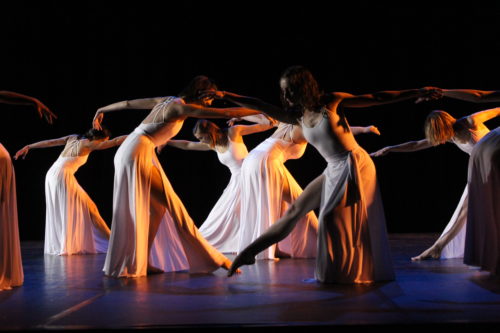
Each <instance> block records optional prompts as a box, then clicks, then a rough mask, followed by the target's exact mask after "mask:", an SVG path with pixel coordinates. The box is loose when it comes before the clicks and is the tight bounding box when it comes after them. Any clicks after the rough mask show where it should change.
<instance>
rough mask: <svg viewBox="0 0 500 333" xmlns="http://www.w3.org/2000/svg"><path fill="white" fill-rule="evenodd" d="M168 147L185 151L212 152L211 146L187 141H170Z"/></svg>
mask: <svg viewBox="0 0 500 333" xmlns="http://www.w3.org/2000/svg"><path fill="white" fill-rule="evenodd" d="M167 145H169V146H172V147H175V148H179V149H183V150H199V151H207V150H211V148H210V146H209V145H207V144H206V143H203V142H196V141H187V140H170V141H169V142H167Z"/></svg>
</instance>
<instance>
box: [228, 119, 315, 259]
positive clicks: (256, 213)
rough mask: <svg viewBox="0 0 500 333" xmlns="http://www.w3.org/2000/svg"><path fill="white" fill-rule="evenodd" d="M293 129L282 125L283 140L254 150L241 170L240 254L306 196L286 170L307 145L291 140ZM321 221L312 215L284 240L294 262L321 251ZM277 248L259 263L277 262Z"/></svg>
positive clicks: (270, 140)
mask: <svg viewBox="0 0 500 333" xmlns="http://www.w3.org/2000/svg"><path fill="white" fill-rule="evenodd" d="M292 126H293V125H290V124H284V123H282V124H280V126H279V127H278V130H277V131H280V133H282V136H281V134H280V137H283V138H287V140H285V139H282V138H279V137H274V134H273V137H270V138H268V139H266V140H264V141H263V142H262V143H260V144H259V145H258V146H257V147H255V148H254V149H252V150H251V151H250V153H249V154H248V156H247V157H246V158H245V160H244V161H243V164H242V167H241V174H240V175H241V219H240V237H239V250H238V252H241V251H243V249H245V248H246V247H247V246H248V245H249V244H250V243H252V242H253V241H254V240H255V239H257V238H258V237H259V236H260V235H262V234H263V233H264V232H265V231H266V230H267V229H268V228H269V227H270V226H271V225H272V224H273V223H274V222H276V221H277V220H278V219H279V218H280V217H281V216H283V215H284V213H285V211H286V210H287V209H288V207H289V205H290V204H291V203H292V202H294V201H295V200H296V199H297V197H298V196H299V195H300V194H301V193H302V188H301V187H300V185H299V184H298V183H297V181H296V180H295V179H294V178H293V176H292V175H291V174H290V172H289V171H288V169H287V168H286V167H285V164H284V163H285V162H286V161H287V160H289V159H297V158H300V157H301V156H302V155H303V154H304V151H305V149H306V145H307V144H306V143H302V144H297V143H294V142H293V141H292V139H291V132H292V128H293V127H292ZM317 234H318V220H317V218H316V215H315V214H314V212H310V213H308V214H307V215H306V216H305V217H303V218H301V220H300V221H299V222H298V223H297V225H296V227H295V228H294V229H293V231H292V232H291V233H290V235H289V236H287V237H286V238H285V239H284V240H282V241H281V242H279V243H278V245H277V246H278V247H279V250H280V251H281V252H285V253H287V254H290V255H291V257H292V258H313V257H315V256H316V251H317V248H316V247H317V245H316V244H317ZM275 251H276V244H274V245H272V246H270V247H269V248H267V249H266V250H264V251H262V252H260V253H259V254H258V255H257V256H256V259H274V258H275Z"/></svg>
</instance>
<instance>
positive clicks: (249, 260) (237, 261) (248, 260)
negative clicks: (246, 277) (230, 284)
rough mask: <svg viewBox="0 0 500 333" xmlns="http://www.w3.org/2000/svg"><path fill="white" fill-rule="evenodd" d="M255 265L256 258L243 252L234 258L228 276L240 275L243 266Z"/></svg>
mask: <svg viewBox="0 0 500 333" xmlns="http://www.w3.org/2000/svg"><path fill="white" fill-rule="evenodd" d="M253 264H255V257H254V256H252V255H250V254H247V253H245V251H243V252H241V253H240V254H239V255H237V256H236V258H234V261H233V264H232V265H231V267H230V268H229V272H228V273H227V276H232V275H233V274H234V273H238V271H239V267H241V266H243V265H253Z"/></svg>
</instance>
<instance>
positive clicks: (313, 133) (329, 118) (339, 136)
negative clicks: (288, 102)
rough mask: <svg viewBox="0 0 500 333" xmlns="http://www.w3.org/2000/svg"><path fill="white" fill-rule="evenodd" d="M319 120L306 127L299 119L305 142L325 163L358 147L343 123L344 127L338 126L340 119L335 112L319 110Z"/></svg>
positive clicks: (324, 108)
mask: <svg viewBox="0 0 500 333" xmlns="http://www.w3.org/2000/svg"><path fill="white" fill-rule="evenodd" d="M321 113H322V117H321V119H320V120H319V121H318V122H317V123H316V124H315V125H314V126H313V127H308V126H306V124H304V119H303V118H301V120H300V121H301V123H302V132H303V134H304V137H305V138H306V139H307V141H308V142H309V143H310V144H312V145H313V146H314V147H315V148H316V149H317V150H318V152H319V153H320V154H321V156H323V158H324V159H325V160H326V161H327V162H334V161H335V159H336V158H337V157H338V156H344V155H345V154H346V153H347V152H349V151H352V150H353V149H355V148H357V147H359V146H358V144H357V142H356V140H355V139H354V136H353V135H352V131H351V129H350V128H349V125H348V124H347V121H345V126H347V128H345V127H343V126H341V125H337V126H335V125H332V124H339V123H340V122H341V119H340V117H339V115H338V114H337V113H336V112H333V111H329V110H328V109H326V107H323V109H322V110H321Z"/></svg>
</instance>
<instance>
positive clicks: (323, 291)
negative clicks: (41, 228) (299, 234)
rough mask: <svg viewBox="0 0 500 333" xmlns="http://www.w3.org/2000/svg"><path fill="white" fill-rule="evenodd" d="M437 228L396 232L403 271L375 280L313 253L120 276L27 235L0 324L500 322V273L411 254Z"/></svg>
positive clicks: (92, 258)
mask: <svg viewBox="0 0 500 333" xmlns="http://www.w3.org/2000/svg"><path fill="white" fill-rule="evenodd" d="M436 237H437V235H434V234H425V235H414V234H411V235H410V234H398V235H396V234H393V235H390V238H391V247H392V254H393V262H394V266H395V269H396V276H397V278H396V281H393V282H390V283H384V284H375V285H370V286H366V285H358V286H346V285H320V284H317V283H313V282H310V281H307V279H308V278H312V277H313V268H314V260H305V259H298V260H297V259H285V260H281V261H279V262H273V261H267V260H266V261H257V263H256V265H253V266H244V267H243V274H241V275H239V276H234V277H231V278H227V277H226V271H224V270H218V271H216V272H214V273H213V274H209V275H189V274H187V273H165V274H159V275H153V276H149V277H145V278H137V279H113V278H107V277H104V276H103V274H102V271H101V269H102V266H103V263H104V258H105V255H78V256H70V257H62V256H52V255H45V256H44V255H43V244H42V242H24V243H22V252H23V264H24V273H25V283H24V285H23V286H22V287H19V288H15V289H13V290H11V291H2V292H0V329H2V330H22V329H95V328H110V329H111V328H112V329H135V328H140V329H145V328H152V329H153V328H154V329H157V328H162V329H165V328H171V329H189V328H196V329H199V328H200V327H216V328H221V329H222V328H231V327H233V328H234V327H240V329H244V328H255V327H262V326H264V327H265V326H273V327H275V329H283V328H284V327H288V326H308V327H310V326H317V327H316V329H326V328H328V329H329V330H332V326H335V327H337V328H338V329H341V328H342V329H345V328H354V327H359V326H363V325H369V326H374V325H383V326H390V327H399V328H401V326H403V327H404V326H405V325H425V326H427V325H456V326H458V327H462V326H465V327H467V326H470V325H476V326H486V325H487V326H493V325H494V326H496V325H498V324H500V279H498V278H494V277H491V276H490V275H489V273H486V272H480V271H478V270H477V269H474V268H471V267H467V266H465V265H463V264H462V261H461V260H460V259H452V260H442V261H424V262H411V261H410V259H409V258H410V257H411V256H413V255H416V254H419V253H420V251H421V250H423V249H425V248H426V247H427V246H428V245H430V244H432V242H433V240H434V239H435V238H436ZM230 257H231V258H232V256H230ZM498 326H499V327H500V325H498ZM332 332H333V331H332Z"/></svg>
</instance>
